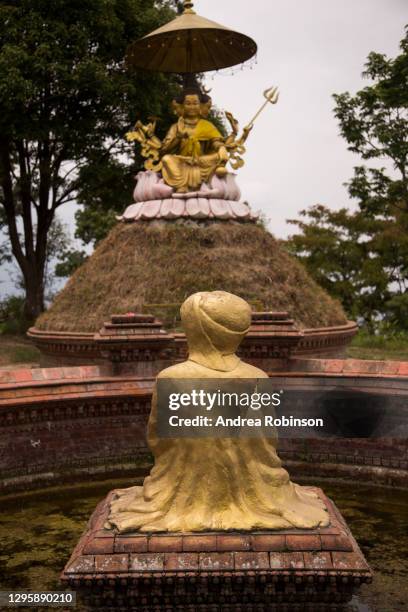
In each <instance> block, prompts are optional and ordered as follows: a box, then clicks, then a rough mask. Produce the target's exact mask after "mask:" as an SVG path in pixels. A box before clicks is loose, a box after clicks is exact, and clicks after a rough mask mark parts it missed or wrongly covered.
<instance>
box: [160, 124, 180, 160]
mask: <svg viewBox="0 0 408 612" xmlns="http://www.w3.org/2000/svg"><path fill="white" fill-rule="evenodd" d="M180 141H181V139H180V137H179V135H178V129H177V124H176V123H175V124H174V125H172V126H171V128H170V129H169V131H168V132H167V135H166V137H165V139H164V140H163V144H162V147H161V153H162V155H166V153H175V152H176V151H177V150H178V147H179V145H180Z"/></svg>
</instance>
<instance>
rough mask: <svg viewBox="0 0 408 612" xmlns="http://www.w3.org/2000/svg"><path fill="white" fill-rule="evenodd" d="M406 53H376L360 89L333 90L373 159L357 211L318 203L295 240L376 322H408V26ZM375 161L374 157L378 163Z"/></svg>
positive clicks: (343, 116)
mask: <svg viewBox="0 0 408 612" xmlns="http://www.w3.org/2000/svg"><path fill="white" fill-rule="evenodd" d="M400 49H401V53H400V54H399V55H398V56H397V57H396V58H394V59H389V58H387V57H386V56H385V55H381V54H379V53H370V55H369V56H368V60H367V63H366V66H365V71H364V73H363V76H364V77H365V78H368V79H370V80H371V81H372V83H371V84H370V85H369V86H367V87H365V88H364V89H362V90H361V91H358V92H357V93H356V94H355V95H354V96H352V95H350V93H343V94H338V95H335V96H334V99H335V101H336V107H335V116H336V118H337V119H338V121H339V125H340V132H341V135H342V136H343V137H344V138H345V140H346V141H347V143H348V148H349V150H350V151H353V152H354V153H357V154H358V155H360V156H361V158H362V159H363V160H364V161H365V162H368V161H369V162H370V165H369V166H367V165H360V166H357V167H356V168H355V169H354V177H353V178H352V179H351V181H350V182H349V183H348V191H349V195H350V197H351V198H352V199H355V200H356V201H357V204H358V208H357V210H356V212H351V211H348V210H347V209H342V210H340V211H331V210H329V209H327V208H326V207H324V206H314V207H312V208H310V209H308V210H306V211H302V212H301V215H302V216H303V217H304V218H305V219H306V221H299V220H291V223H294V224H295V225H297V226H298V228H299V229H300V230H301V231H300V234H298V235H296V236H292V237H291V238H290V239H289V241H288V246H289V249H290V250H291V251H292V252H293V253H295V254H296V255H298V256H299V257H300V258H301V259H302V260H303V262H304V263H305V265H306V266H307V267H308V269H309V271H310V272H311V274H312V275H313V276H314V277H315V278H316V279H317V280H318V281H319V282H320V283H321V284H322V285H323V286H325V287H326V289H328V290H329V291H330V292H331V293H332V294H333V295H335V296H336V297H338V298H340V299H341V301H342V302H343V305H344V307H345V309H346V310H347V312H348V313H349V314H350V315H351V316H354V317H362V318H363V319H364V321H365V322H366V323H367V325H368V326H369V327H370V328H371V329H373V327H374V326H375V322H376V321H378V320H380V319H384V318H385V319H386V320H387V319H388V320H389V321H390V322H391V323H392V324H393V325H394V326H395V327H397V328H403V329H407V327H408V323H407V318H406V313H407V312H408V293H407V288H408V231H407V230H408V28H407V29H406V34H405V37H404V38H403V40H402V41H401V44H400ZM373 162H374V164H373Z"/></svg>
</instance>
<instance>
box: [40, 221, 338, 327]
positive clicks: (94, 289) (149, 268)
mask: <svg viewBox="0 0 408 612" xmlns="http://www.w3.org/2000/svg"><path fill="white" fill-rule="evenodd" d="M217 289H218V290H224V291H229V292H231V293H235V294H237V295H239V296H241V297H243V298H245V299H246V300H248V301H251V302H253V303H254V305H255V308H254V309H258V310H287V311H289V313H290V315H291V316H292V317H293V318H295V320H296V321H297V323H298V324H300V326H301V327H320V326H330V325H338V324H343V323H345V322H346V317H345V315H344V312H343V310H342V308H341V306H340V304H339V303H338V302H336V301H334V300H333V299H332V298H330V297H329V296H328V295H327V293H325V291H324V290H323V289H321V288H320V287H318V285H316V283H315V282H314V281H313V280H312V279H311V278H310V277H309V276H308V274H307V272H306V270H305V269H304V268H303V266H302V265H301V264H300V263H299V262H298V261H296V260H295V259H294V258H293V257H291V256H290V255H289V254H288V253H287V252H286V251H285V250H284V248H283V247H282V246H281V245H280V244H279V243H278V242H277V241H276V240H275V238H274V237H273V236H272V235H271V234H270V233H269V232H267V231H266V230H265V229H263V228H262V227H260V226H257V225H249V224H231V223H222V222H219V223H213V224H211V225H208V226H206V227H205V226H193V227H187V226H185V225H177V224H174V223H173V224H170V223H168V224H165V225H163V226H160V227H155V226H153V225H151V224H147V223H146V224H139V223H133V224H127V225H126V224H118V225H117V226H116V227H115V228H114V229H113V230H112V231H111V232H110V234H109V235H108V236H107V238H106V239H105V240H103V241H102V242H101V243H100V244H99V245H98V247H97V248H96V249H95V252H94V253H93V254H92V256H91V257H90V258H89V259H88V260H87V261H86V262H85V264H84V265H82V266H81V267H80V268H79V269H78V270H77V271H76V272H75V274H74V275H73V276H72V277H71V279H70V280H69V281H68V283H67V285H66V286H65V288H64V289H63V290H62V291H61V292H60V293H59V295H58V296H57V297H56V299H55V301H54V303H53V304H52V306H51V308H50V309H49V310H48V311H47V312H45V313H44V314H42V315H41V316H40V318H39V319H38V321H37V324H36V326H37V327H38V328H39V329H43V330H54V331H77V332H91V331H97V330H98V329H99V328H100V327H101V325H102V323H103V322H104V321H106V320H107V319H108V318H109V317H110V315H111V314H122V313H126V312H131V311H133V312H134V311H139V312H140V311H142V310H143V311H144V312H147V311H154V312H153V314H158V315H159V316H162V317H163V316H164V317H165V318H166V319H167V323H169V322H170V321H171V319H172V317H173V314H171V316H170V315H169V316H167V315H166V313H170V312H172V309H173V312H175V311H176V310H177V308H178V307H177V305H178V304H180V303H181V302H183V301H184V299H185V298H186V297H188V296H189V295H190V294H192V293H194V292H196V291H207V290H208V291H212V290H217ZM154 305H156V306H154ZM157 305H161V306H157ZM157 309H158V310H159V311H160V312H156V311H157Z"/></svg>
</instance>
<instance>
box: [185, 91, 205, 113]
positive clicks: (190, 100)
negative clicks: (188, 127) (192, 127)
mask: <svg viewBox="0 0 408 612" xmlns="http://www.w3.org/2000/svg"><path fill="white" fill-rule="evenodd" d="M183 110H184V112H183V115H184V117H191V118H195V117H199V116H200V110H201V107H200V98H199V97H198V96H197V95H196V94H191V95H188V96H186V97H185V98H184V103H183Z"/></svg>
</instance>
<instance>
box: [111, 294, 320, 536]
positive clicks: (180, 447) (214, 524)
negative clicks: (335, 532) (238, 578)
mask: <svg viewBox="0 0 408 612" xmlns="http://www.w3.org/2000/svg"><path fill="white" fill-rule="evenodd" d="M181 314H182V323H183V327H184V330H185V333H186V336H187V341H188V345H189V358H188V360H187V361H185V362H184V363H180V364H177V365H174V366H172V367H170V368H168V369H166V370H164V371H162V372H161V373H160V374H159V378H164V377H167V378H172V379H174V380H175V379H180V378H182V379H186V378H192V379H200V378H201V379H204V378H212V379H214V378H229V379H230V378H237V379H239V378H252V379H254V378H267V375H266V374H265V373H264V372H263V371H262V370H259V369H258V368H256V367H253V366H251V365H248V364H246V363H243V362H242V361H241V360H240V359H239V358H238V357H237V356H236V355H235V351H236V349H237V347H238V345H239V343H240V341H241V340H242V339H243V337H244V336H245V334H246V333H247V331H248V328H249V325H250V321H251V310H250V307H249V305H248V304H247V303H246V302H244V300H242V299H241V298H238V297H236V296H234V295H231V294H228V293H225V292H219V291H216V292H213V293H197V294H195V295H193V296H191V297H190V298H188V299H187V300H186V301H185V302H184V304H183V306H182V309H181ZM156 397H157V396H156V391H154V393H153V399H152V410H151V415H150V419H149V425H148V441H149V445H150V448H151V451H152V453H153V455H154V467H153V468H152V470H151V473H150V475H149V476H148V477H147V478H146V479H145V480H144V484H143V486H142V487H132V488H130V489H124V490H120V491H117V497H116V499H114V501H113V502H112V503H111V510H110V516H109V523H108V525H107V526H108V527H112V526H114V527H116V528H117V529H118V530H119V531H120V532H126V531H135V530H140V531H144V532H161V531H170V532H186V531H214V530H240V531H242V530H256V529H281V528H291V527H299V528H315V527H317V526H326V525H327V524H328V522H329V521H328V514H327V511H326V508H325V507H324V505H323V503H322V502H321V501H320V499H319V498H318V497H317V496H316V495H315V494H314V493H313V492H311V491H310V490H308V489H305V488H302V487H300V486H298V485H296V484H293V483H292V482H291V481H290V479H289V475H288V473H287V471H286V470H285V469H283V468H282V466H281V462H280V460H279V458H278V456H277V453H276V438H269V437H268V438H266V437H257V438H194V439H192V438H177V439H174V438H172V439H168V438H166V439H159V438H158V437H157V435H156V425H157V401H156Z"/></svg>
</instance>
